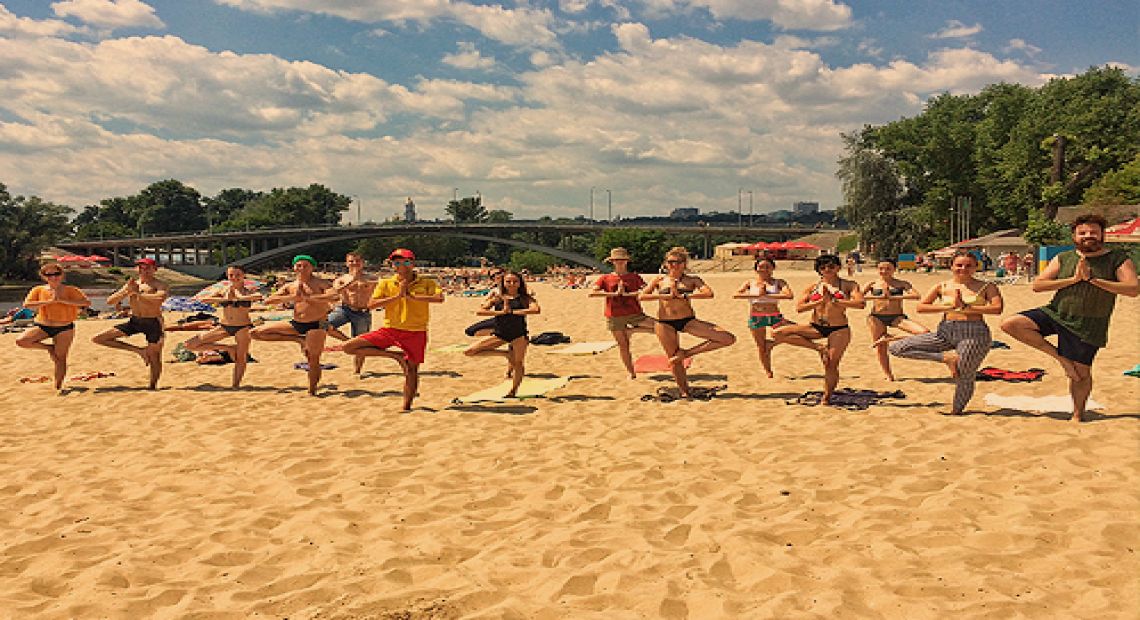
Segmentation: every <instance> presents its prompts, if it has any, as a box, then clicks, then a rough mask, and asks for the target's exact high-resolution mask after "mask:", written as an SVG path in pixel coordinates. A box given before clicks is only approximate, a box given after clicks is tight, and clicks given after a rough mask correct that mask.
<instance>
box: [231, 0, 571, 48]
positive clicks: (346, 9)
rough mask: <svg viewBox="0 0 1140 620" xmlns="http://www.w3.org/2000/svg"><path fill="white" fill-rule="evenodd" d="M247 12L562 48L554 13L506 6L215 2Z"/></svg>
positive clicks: (418, 1) (352, 0)
mask: <svg viewBox="0 0 1140 620" xmlns="http://www.w3.org/2000/svg"><path fill="white" fill-rule="evenodd" d="M214 1H215V2H217V3H219V4H224V5H227V6H232V7H234V8H238V9H242V10H246V11H258V12H273V11H298V12H303V13H320V14H324V15H333V16H336V17H340V18H343V19H348V20H353V21H359V22H364V23H380V22H395V23H403V22H408V21H414V22H420V23H427V22H431V21H433V20H440V19H451V20H454V21H457V22H459V23H461V24H463V25H465V26H469V27H471V28H474V29H475V30H478V31H479V32H480V33H481V34H482V35H483V36H485V37H487V38H489V39H493V40H495V41H499V42H501V43H506V44H508V45H516V46H522V47H546V46H557V44H558V41H557V37H556V36H555V34H554V32H553V31H552V30H551V24H552V23H553V21H554V17H553V15H552V14H551V13H550V11H548V10H537V9H532V8H529V7H525V6H524V7H521V8H515V9H509V8H505V7H503V6H500V5H482V4H470V3H467V2H450V1H449V0H377V1H374V2H361V1H360V0H324V1H322V2H318V3H314V2H312V0H214Z"/></svg>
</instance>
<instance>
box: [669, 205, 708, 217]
mask: <svg viewBox="0 0 1140 620" xmlns="http://www.w3.org/2000/svg"><path fill="white" fill-rule="evenodd" d="M700 216H701V210H700V209H698V208H696V207H681V208H678V209H673V212H672V213H670V214H669V219H671V220H695V219H697V218H698V217H700Z"/></svg>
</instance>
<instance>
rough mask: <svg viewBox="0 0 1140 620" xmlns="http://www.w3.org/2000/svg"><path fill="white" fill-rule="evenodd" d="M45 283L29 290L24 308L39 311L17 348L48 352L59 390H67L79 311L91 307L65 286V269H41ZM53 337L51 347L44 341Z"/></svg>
mask: <svg viewBox="0 0 1140 620" xmlns="http://www.w3.org/2000/svg"><path fill="white" fill-rule="evenodd" d="M40 277H41V278H43V279H44V282H46V284H41V285H39V286H36V287H34V288H32V290H30V291H28V297H27V298H26V299H24V307H25V308H31V309H33V310H35V311H36V318H35V319H34V322H33V324H34V325H35V326H34V327H32V328H31V329H29V330H28V331H26V332H24V334H23V335H22V336H20V338H19V340H17V341H16V345H17V346H19V347H22V348H25V349H40V350H41V351H47V352H48V355H50V356H51V361H52V362H53V363H54V364H55V389H56V390H62V389H63V378H64V376H66V375H67V352H68V351H69V350H71V343H72V341H74V340H75V318H76V317H78V316H79V309H80V308H84V307H86V306H90V305H91V301H90V300H88V299H87V296H86V295H84V294H83V291H81V290H79V289H78V288H76V287H74V286H69V285H67V284H64V283H63V267H61V266H60V265H59V264H58V263H48V264H46V265H44V266H42V267H40ZM48 338H51V344H47V343H45V342H44V341H45V340H47V339H48Z"/></svg>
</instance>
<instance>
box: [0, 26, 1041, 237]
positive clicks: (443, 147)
mask: <svg viewBox="0 0 1140 620" xmlns="http://www.w3.org/2000/svg"><path fill="white" fill-rule="evenodd" d="M613 33H614V36H615V38H616V39H617V40H618V41H619V44H620V47H619V48H618V49H616V50H614V51H612V52H608V53H603V54H601V55H598V56H596V57H593V58H590V59H574V58H567V57H561V56H559V57H554V56H551V55H547V56H546V57H545V58H544V59H542V62H535V65H534V66H535V68H534V69H533V70H531V71H529V72H523V73H519V74H517V75H516V77H517V79H518V83H517V85H512V86H502V85H495V84H474V83H470V82H464V81H455V80H439V79H420V80H418V81H416V82H414V83H410V84H406V85H404V84H393V83H389V82H386V81H384V80H382V79H379V78H377V77H375V76H371V75H367V74H359V73H351V72H345V71H338V70H334V69H330V68H328V67H324V66H321V65H317V64H315V63H311V62H301V61H288V60H285V59H282V58H278V57H275V56H271V55H265V54H238V53H234V52H212V51H210V50H208V49H205V48H203V47H200V46H195V45H191V44H188V43H186V42H185V41H182V40H181V39H178V38H177V37H173V36H167V37H131V38H122V39H115V40H110V41H102V42H98V43H76V42H71V41H66V40H62V39H43V40H37V41H36V44H35V45H34V46H29V45H27V44H25V42H21V41H16V40H12V39H3V38H0V72H3V75H4V79H3V80H0V113H2V115H0V169H3V170H6V171H7V172H6V173H5V174H6V177H5V179H4V182H6V183H7V184H8V185H9V186H10V187H12V188H13V189H14V191H19V192H20V193H25V194H37V195H41V196H43V197H45V198H47V199H49V200H56V201H59V202H64V203H68V204H73V205H77V206H78V205H82V204H87V203H90V202H93V201H96V200H98V199H100V198H104V197H107V196H112V195H125V194H127V193H133V192H136V191H138V190H139V189H140V188H141V187H143V186H145V185H146V184H148V183H150V182H152V181H154V180H156V179H161V178H178V179H181V180H183V181H185V182H187V183H190V184H192V185H194V186H195V187H197V188H198V189H199V190H200V191H203V192H205V193H207V194H209V193H214V192H216V191H218V190H220V189H222V188H225V187H233V186H239V187H250V188H255V189H265V188H268V187H273V186H282V185H307V184H309V183H313V182H317V183H325V184H328V185H329V186H330V187H332V188H334V189H335V190H336V191H341V192H344V193H350V194H357V195H360V196H361V197H362V198H363V200H364V204H365V205H366V206H365V216H366V217H383V216H386V215H388V214H389V211H392V210H395V209H397V208H398V206H399V205H402V204H403V201H404V199H405V198H406V197H407V196H409V195H412V196H414V197H415V199H416V201H417V204H419V205H420V208H421V211H422V212H424V213H425V214H426V215H427V216H428V217H433V216H442V205H443V204H445V203H446V201H447V199H449V198H450V196H451V192H452V188H454V187H461V188H463V189H462V191H464V192H473V191H474V189H476V188H478V189H480V190H481V191H482V193H483V195H484V197H485V199H486V202H487V204H488V206H489V207H491V208H505V209H508V210H512V211H513V212H515V214H516V216H517V217H520V218H522V217H533V216H538V215H544V214H564V215H576V214H584V213H585V207H586V205H587V190H588V188H589V186H591V185H596V186H599V187H608V188H610V189H611V190H612V192H613V198H614V210H615V213H616V214H620V215H634V214H641V213H657V214H659V213H661V205H663V204H670V205H677V204H684V205H693V206H697V207H699V208H701V209H702V210H705V211H709V210H720V211H728V210H731V209H735V207H736V191H737V189H738V188H740V187H745V188H748V189H751V190H753V191H754V198H755V199H756V204H757V209H758V211H760V210H763V209H764V208H771V207H787V206H788V205H790V204H791V203H792V202H794V201H796V200H819V201H820V202H821V203H823V204H824V205H825V206H835V205H836V204H837V203H838V202H839V199H840V196H839V187H838V183H837V182H836V180H835V178H834V171H835V161H836V159H837V158H838V157H839V156H840V155H841V153H842V144H841V142H840V140H839V137H838V136H839V133H840V132H844V131H851V130H852V129H857V128H859V127H861V126H862V125H863V124H865V123H882V122H887V121H890V120H894V119H896V118H898V117H900V116H909V115H914V114H917V113H918V112H920V111H921V109H922V104H923V102H924V101H925V100H926V99H927V98H928V97H929V96H930V95H932V94H937V93H940V92H944V91H949V92H955V93H969V92H976V91H978V90H980V89H981V88H982V87H983V86H985V85H986V84H989V83H993V82H997V81H1007V82H1019V83H1024V84H1030V85H1036V84H1039V83H1041V82H1042V81H1043V80H1044V79H1045V78H1046V77H1047V76H1042V75H1040V74H1038V73H1036V72H1035V71H1034V70H1032V69H1031V68H1028V67H1026V66H1024V65H1022V64H1019V63H1018V62H1016V61H1013V60H1003V59H999V58H995V57H993V56H991V55H989V54H986V53H984V52H980V51H977V50H973V49H957V48H956V49H943V50H938V51H936V52H934V53H931V54H930V55H929V56H928V57H926V58H925V59H923V60H921V61H903V60H896V61H893V62H890V63H886V64H882V63H864V64H856V65H851V66H831V65H829V64H828V63H827V62H825V61H824V60H823V58H822V57H821V56H820V55H819V54H818V53H817V52H815V51H813V50H811V49H804V47H803V46H802V45H793V44H790V43H791V40H787V41H785V43H787V44H780V45H775V44H773V45H768V44H764V43H759V42H755V41H743V42H740V43H736V44H732V45H717V44H713V43H709V42H705V41H700V40H696V39H691V38H687V37H669V38H654V37H653V36H652V34H651V32H650V30H649V28H647V27H646V26H645V25H644V24H638V23H625V24H619V25H615V26H614V27H613ZM458 49H459V51H460V53H463V52H465V51H467V52H474V51H475V48H474V47H473V46H472V47H465V46H459V48H458ZM535 53H537V52H535ZM532 59H533V54H532ZM389 203H391V205H392V207H391V209H388V208H387V207H383V206H382V205H387V204H389ZM433 205H439V206H438V207H433ZM433 209H434V210H433Z"/></svg>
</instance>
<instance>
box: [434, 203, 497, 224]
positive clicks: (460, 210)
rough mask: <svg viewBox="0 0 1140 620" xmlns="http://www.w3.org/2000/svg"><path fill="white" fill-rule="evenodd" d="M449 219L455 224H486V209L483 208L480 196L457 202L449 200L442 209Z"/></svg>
mask: <svg viewBox="0 0 1140 620" xmlns="http://www.w3.org/2000/svg"><path fill="white" fill-rule="evenodd" d="M444 211H446V212H447V214H448V215H450V216H451V219H452V220H454V221H456V222H465V223H466V222H470V223H478V222H486V221H487V218H488V214H487V209H485V208H484V207H483V197H482V196H468V197H467V198H461V199H459V200H451V201H449V202H448V203H447V207H446V208H445V209H444Z"/></svg>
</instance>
